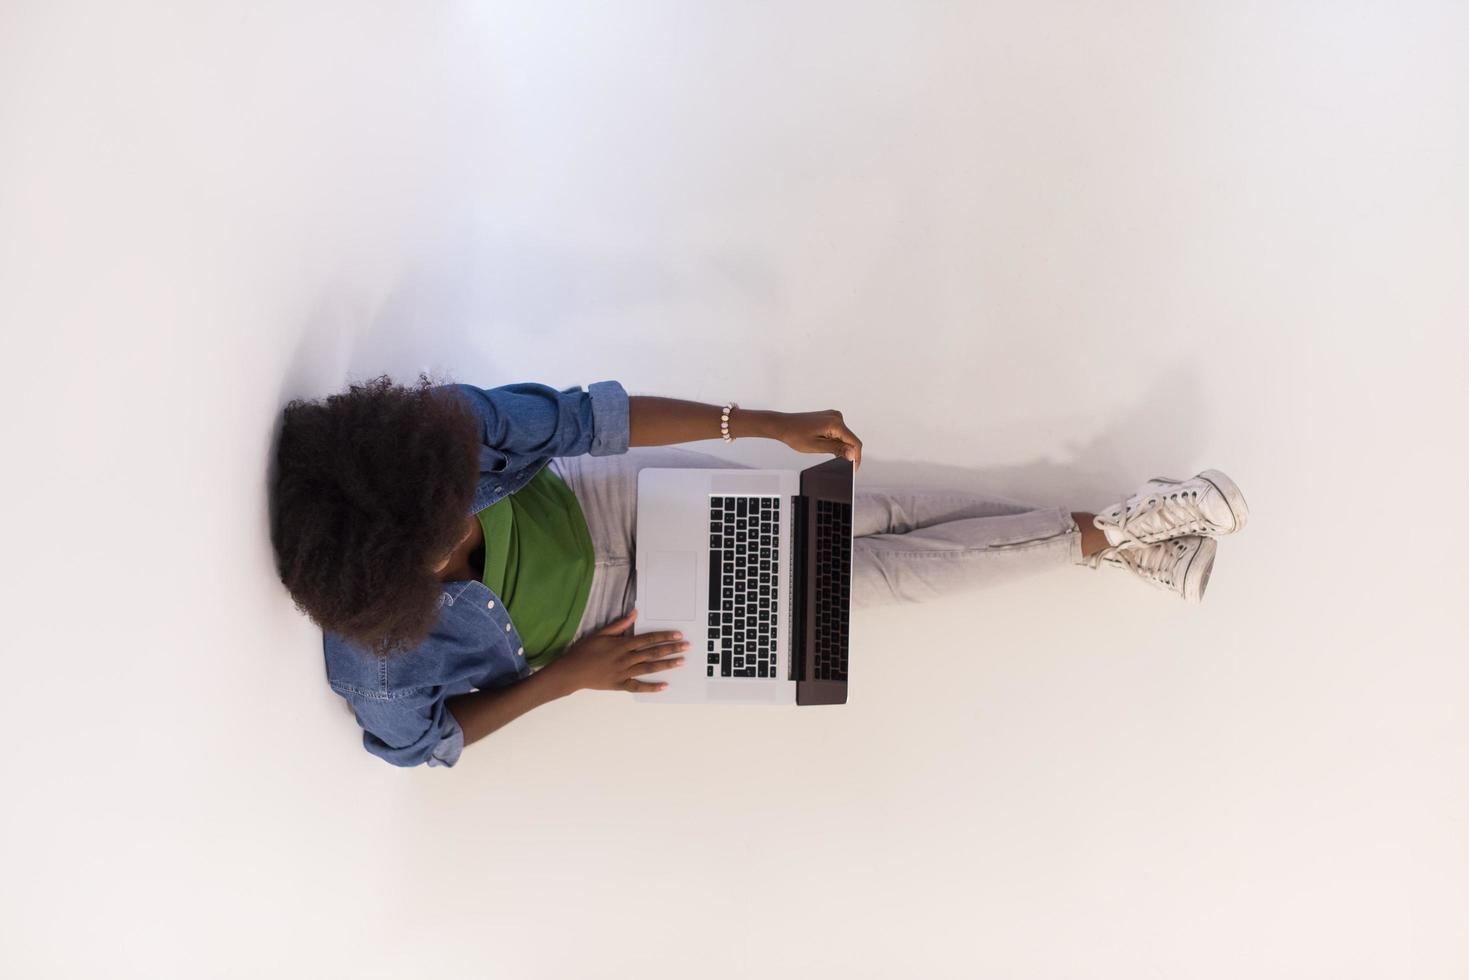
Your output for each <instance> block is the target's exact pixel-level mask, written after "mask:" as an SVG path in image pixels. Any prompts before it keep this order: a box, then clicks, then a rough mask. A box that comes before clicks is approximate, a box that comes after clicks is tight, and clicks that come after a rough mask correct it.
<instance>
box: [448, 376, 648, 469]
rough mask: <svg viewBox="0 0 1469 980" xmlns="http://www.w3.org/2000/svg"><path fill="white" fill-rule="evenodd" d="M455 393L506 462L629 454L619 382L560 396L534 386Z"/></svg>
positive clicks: (624, 396)
mask: <svg viewBox="0 0 1469 980" xmlns="http://www.w3.org/2000/svg"><path fill="white" fill-rule="evenodd" d="M452 387H454V388H455V389H456V390H458V391H459V392H461V393H462V394H463V395H464V396H465V397H466V398H467V399H468V400H469V402H470V404H472V405H473V406H474V409H475V412H476V413H477V414H478V415H479V417H480V419H481V421H482V423H483V426H484V431H483V440H484V444H485V445H486V446H488V447H490V448H491V449H494V450H498V451H499V452H500V453H503V454H505V455H506V456H507V457H521V458H522V459H531V458H536V457H544V456H581V455H584V454H591V455H593V456H612V455H615V454H617V453H625V452H627V449H628V440H629V437H630V435H631V429H630V427H631V420H630V415H629V405H628V395H627V390H626V389H625V388H623V386H622V383H621V382H618V381H594V382H592V383H591V384H589V385H587V388H586V390H585V391H583V390H582V388H581V386H580V385H573V386H571V387H570V388H564V389H561V390H559V391H558V390H557V389H555V388H552V387H551V386H550V385H545V384H541V383H539V382H535V381H518V382H515V383H514V384H507V385H500V386H499V387H497V388H479V387H476V386H475V385H470V384H456V385H453V386H452Z"/></svg>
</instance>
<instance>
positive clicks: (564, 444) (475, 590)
mask: <svg viewBox="0 0 1469 980" xmlns="http://www.w3.org/2000/svg"><path fill="white" fill-rule="evenodd" d="M446 389H452V390H454V391H457V392H458V393H460V394H462V395H463V396H464V397H465V398H467V399H468V401H469V403H470V404H472V405H473V406H474V410H475V412H476V414H477V415H478V416H479V418H480V420H481V443H482V444H481V446H480V451H479V487H478V489H477V490H476V492H475V495H474V502H473V503H472V504H471V505H470V508H469V511H468V514H466V516H469V515H473V514H474V513H476V512H478V511H480V510H483V509H484V508H486V507H488V506H490V505H491V504H493V503H495V502H496V501H497V500H500V499H501V498H503V497H505V496H506V495H508V494H512V493H514V492H515V491H517V490H519V489H520V488H521V487H523V486H525V485H526V484H527V483H529V482H530V480H531V478H532V477H534V476H535V475H536V473H537V472H539V471H540V469H541V468H542V467H543V466H545V465H546V464H547V463H548V462H550V461H551V459H552V457H556V456H580V455H583V454H590V455H593V456H610V455H613V454H616V453H625V452H627V449H628V436H629V418H628V395H627V391H626V390H625V389H624V388H623V387H622V385H621V384H620V383H619V382H616V381H596V382H593V383H592V384H590V385H588V386H587V390H586V391H582V389H581V387H580V386H578V385H573V386H572V387H570V388H566V389H563V390H561V391H557V390H556V389H555V388H551V387H549V386H548V385H544V384H540V383H537V382H532V381H523V382H517V383H515V384H508V385H501V386H500V387H498V388H477V387H475V386H474V385H469V384H453V385H439V386H437V387H436V388H435V389H434V390H435V391H442V390H446ZM322 645H323V649H324V650H325V653H326V674H327V680H328V682H329V683H330V684H331V688H332V690H333V691H336V692H337V693H338V694H340V695H341V696H342V697H343V698H345V699H346V700H347V703H348V704H350V705H351V706H352V710H353V712H354V713H355V714H356V716H357V723H358V724H359V725H361V726H362V745H363V747H364V748H365V749H367V751H369V752H371V753H372V754H373V755H376V756H379V757H381V758H383V759H386V760H387V761H388V762H391V763H393V764H394V765H397V766H416V765H420V764H422V763H425V762H426V763H428V764H429V765H430V766H452V765H454V763H455V762H457V761H458V760H459V754H460V752H462V751H463V750H464V730H463V729H462V728H460V727H459V722H458V721H456V720H455V718H454V715H453V713H452V712H451V711H450V710H449V708H448V706H447V705H446V704H445V703H444V702H445V701H446V700H447V699H448V698H451V697H454V696H455V695H459V694H467V693H469V692H470V691H473V690H476V689H479V690H493V689H498V688H502V687H507V686H509V685H511V684H514V683H516V682H518V681H521V680H523V679H525V678H526V677H529V676H530V675H531V673H532V670H531V668H530V665H529V664H527V663H526V661H525V648H524V647H523V646H522V645H521V641H520V634H519V632H518V631H517V630H516V629H515V624H514V623H512V622H511V621H510V616H509V614H508V613H507V612H506V609H505V604H504V603H503V602H501V601H500V597H499V596H497V595H496V594H495V593H494V592H493V591H491V589H490V588H489V587H488V586H486V585H485V584H484V583H483V582H479V581H461V582H446V583H444V589H443V592H441V593H440V595H439V612H438V620H437V622H436V623H435V625H434V628H433V630H432V632H431V633H430V634H429V636H428V638H427V639H426V640H425V641H424V642H423V643H421V644H420V645H419V646H417V647H415V648H413V649H411V650H405V651H401V652H399V653H395V654H392V655H390V656H387V657H377V656H375V655H373V654H372V653H371V652H370V651H368V650H365V649H363V648H361V647H359V646H356V645H355V644H352V643H350V642H348V641H347V640H346V639H344V638H343V637H342V636H340V635H339V634H336V633H333V632H331V631H330V630H323V631H322Z"/></svg>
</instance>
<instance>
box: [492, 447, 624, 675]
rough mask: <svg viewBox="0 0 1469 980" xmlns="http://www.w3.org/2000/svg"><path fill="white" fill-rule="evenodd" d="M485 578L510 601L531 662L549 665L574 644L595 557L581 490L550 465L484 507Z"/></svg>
mask: <svg viewBox="0 0 1469 980" xmlns="http://www.w3.org/2000/svg"><path fill="white" fill-rule="evenodd" d="M474 516H475V517H477V518H479V523H480V527H482V528H483V529H484V532H485V574H484V583H485V585H486V586H487V587H489V589H490V590H491V591H492V592H494V593H495V594H496V595H498V596H499V597H500V599H501V600H502V601H503V602H504V603H505V610H506V611H507V612H508V613H509V614H510V618H511V619H512V620H514V621H515V626H516V629H518V630H519V631H520V639H521V643H522V644H523V645H524V647H525V654H524V656H525V659H526V663H528V664H530V665H531V666H532V667H537V668H539V667H544V666H545V665H546V664H548V663H550V662H551V661H552V660H554V659H556V657H557V656H558V655H559V654H561V653H562V652H563V651H564V650H565V649H566V647H567V646H569V645H570V644H571V641H572V639H573V637H575V635H576V628H577V626H578V625H579V624H580V623H581V616H582V612H583V610H584V609H585V608H586V604H587V595H588V594H589V593H590V592H591V590H592V569H593V567H594V565H595V563H596V555H595V553H594V552H593V551H592V537H591V535H590V534H588V533H587V522H586V516H585V515H584V514H583V513H582V509H581V504H580V503H578V502H577V499H576V494H574V493H572V492H571V488H570V487H568V486H567V485H566V481H565V480H562V479H561V477H559V476H557V475H556V473H555V472H554V471H553V470H552V469H551V467H550V466H543V467H541V469H540V470H539V472H537V473H536V475H535V476H533V477H532V478H531V480H530V482H529V483H527V484H526V485H525V486H523V487H521V488H520V489H519V490H517V491H515V492H514V493H512V494H508V495H507V496H505V497H502V498H500V499H499V500H497V501H496V502H495V503H493V504H491V505H490V506H488V507H486V508H485V509H484V510H481V511H478V512H476V513H475V515H474Z"/></svg>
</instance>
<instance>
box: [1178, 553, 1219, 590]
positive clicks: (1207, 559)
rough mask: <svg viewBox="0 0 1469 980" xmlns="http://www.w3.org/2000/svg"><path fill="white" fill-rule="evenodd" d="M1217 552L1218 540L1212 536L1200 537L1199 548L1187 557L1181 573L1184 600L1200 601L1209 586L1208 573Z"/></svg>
mask: <svg viewBox="0 0 1469 980" xmlns="http://www.w3.org/2000/svg"><path fill="white" fill-rule="evenodd" d="M1218 552H1219V542H1218V541H1216V540H1215V539H1213V538H1201V539H1200V540H1199V550H1198V551H1195V552H1194V556H1193V557H1192V558H1190V559H1189V562H1188V568H1187V569H1185V570H1184V573H1183V598H1184V601H1185V602H1201V601H1203V598H1204V590H1205V589H1207V588H1208V587H1209V573H1210V572H1212V571H1213V570H1214V556H1215V555H1216V554H1218Z"/></svg>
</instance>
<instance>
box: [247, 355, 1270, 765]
mask: <svg viewBox="0 0 1469 980" xmlns="http://www.w3.org/2000/svg"><path fill="white" fill-rule="evenodd" d="M715 436H722V437H723V438H724V439H725V440H726V441H732V440H733V439H737V438H741V437H747V436H761V437H765V438H769V439H778V440H780V441H781V442H784V443H785V444H786V445H788V446H790V447H792V448H794V449H797V450H799V451H801V452H810V453H820V452H830V453H835V454H839V455H842V456H844V457H845V458H847V459H850V460H851V461H852V463H853V466H854V467H856V468H859V469H860V467H861V460H862V441H861V440H860V439H858V438H857V437H856V436H855V435H854V434H853V433H852V431H851V430H850V429H848V428H847V426H846V425H845V423H844V422H843V421H842V415H841V413H840V412H837V411H824V412H804V413H785V412H775V411H758V410H757V411H752V410H747V409H743V408H739V407H737V406H734V405H733V404H732V403H731V405H729V406H724V407H723V408H721V407H720V406H715V405H705V404H701V403H698V402H687V401H679V400H676V399H669V398H657V397H651V396H643V395H639V396H632V397H629V396H628V394H627V392H626V390H625V389H624V388H623V387H622V385H621V384H619V383H618V382H616V381H598V382H594V383H592V384H590V385H588V386H587V389H586V390H585V391H583V390H582V389H581V388H580V387H579V386H573V387H570V388H566V389H563V390H560V391H558V390H556V389H554V388H551V387H549V386H547V385H544V384H539V383H536V382H518V383H515V384H508V385H502V386H500V387H498V388H489V389H484V388H478V387H475V386H474V385H468V384H438V385H436V384H432V383H431V382H430V381H429V380H428V379H427V378H426V377H425V376H423V375H420V376H419V378H418V381H417V382H416V383H415V384H413V385H408V386H404V385H394V384H393V383H392V382H391V381H390V379H388V378H387V377H386V376H383V377H379V378H376V379H373V380H371V381H368V382H366V383H364V384H354V385H351V386H349V390H348V391H347V392H346V393H343V394H337V395H332V396H329V397H327V398H326V399H325V400H324V401H315V402H306V401H301V400H296V401H292V402H291V403H290V404H289V405H287V406H286V408H285V419H284V425H283V428H282V430H281V435H280V440H279V446H278V449H277V454H276V467H277V469H276V473H275V476H274V479H273V481H272V485H271V491H272V492H271V505H272V513H271V539H272V543H273V545H274V547H275V551H276V556H277V562H278V568H279V572H280V576H281V581H282V582H283V583H284V584H285V586H286V588H287V589H288V590H289V592H290V593H291V596H292V597H293V598H294V600H295V602H296V605H297V607H298V608H299V609H301V610H302V611H303V612H305V613H306V614H307V615H309V616H310V617H311V618H312V619H313V620H314V621H315V622H316V623H317V624H318V625H320V626H321V628H322V631H323V646H324V650H325V654H326V668H327V678H328V681H329V682H330V684H331V687H332V689H333V690H334V691H336V692H337V693H338V694H339V695H341V696H342V697H343V698H345V699H346V701H347V702H348V703H349V704H350V705H351V706H352V709H353V711H354V713H355V714H356V716H357V721H358V723H359V724H360V725H361V727H362V731H363V734H362V742H363V746H364V747H365V748H366V749H367V750H368V751H369V752H372V753H373V754H375V755H377V756H380V757H381V758H383V759H385V760H387V761H388V762H391V763H394V764H396V765H400V766H410V765H418V764H421V763H427V764H428V765H431V766H435V765H440V766H452V765H453V764H454V763H455V762H456V761H458V759H459V755H460V753H461V752H462V751H463V748H464V746H465V745H468V744H470V743H472V742H475V741H478V740H479V739H481V738H483V737H484V736H486V735H488V734H489V733H490V732H492V731H495V730H496V729H498V728H500V727H501V726H503V725H505V724H507V723H508V722H510V721H511V720H513V719H515V718H517V717H519V716H520V715H522V714H524V713H525V712H527V711H529V710H530V709H531V708H534V707H536V706H537V705H541V704H545V703H546V702H548V701H551V700H554V699H555V698H559V697H562V696H564V695H567V694H571V693H572V692H574V691H577V690H581V689H583V688H590V689H596V690H622V691H656V690H660V689H662V688H663V687H666V686H667V685H666V684H663V683H661V682H658V681H656V680H651V679H648V680H645V679H643V678H645V677H647V676H648V675H650V674H655V673H657V672H659V671H664V670H674V669H677V668H678V667H679V666H680V665H681V664H682V663H683V662H684V657H683V653H684V651H686V650H688V649H689V644H688V643H687V642H686V641H684V639H683V638H682V637H681V636H680V635H679V634H677V633H676V632H672V631H661V632H650V633H644V634H641V635H631V632H632V629H633V626H634V623H635V619H636V615H637V611H636V610H635V609H632V605H633V598H634V593H635V582H634V581H633V579H632V576H631V572H632V568H633V564H634V562H633V556H634V553H635V548H636V529H635V527H634V523H635V521H636V516H637V476H638V471H639V470H640V469H642V468H643V467H645V466H664V467H666V466H674V467H684V466H694V467H710V466H712V467H737V468H739V467H742V464H739V463H735V462H732V461H729V460H724V459H719V458H717V457H713V456H708V455H705V454H703V453H696V452H692V451H690V450H686V449H679V448H674V447H672V446H670V444H671V443H679V442H690V441H695V440H699V439H709V438H714V437H715ZM653 447H658V448H653ZM854 492H855V499H854V502H853V527H852V533H853V552H852V594H851V601H852V605H853V606H854V607H862V606H873V605H880V604H884V603H893V602H921V601H924V600H925V599H930V598H933V597H935V596H939V595H944V594H950V593H954V592H960V591H964V590H967V589H970V588H973V587H975V586H977V585H979V584H980V583H982V582H984V581H986V580H988V579H994V578H997V577H1009V576H1015V575H1020V574H1023V573H1026V572H1030V571H1035V570H1039V569H1043V568H1048V567H1053V566H1055V565H1060V564H1076V565H1082V566H1088V567H1090V568H1093V569H1095V568H1099V567H1109V568H1115V569H1120V570H1124V571H1127V572H1129V573H1130V574H1132V575H1135V576H1136V577H1137V578H1139V579H1140V580H1141V581H1144V582H1147V583H1148V584H1150V585H1153V586H1156V587H1159V588H1162V589H1165V590H1167V591H1170V592H1172V593H1173V594H1174V595H1176V596H1180V597H1182V598H1184V599H1185V600H1189V601H1195V602H1196V601H1198V600H1199V599H1200V598H1202V596H1203V594H1204V589H1205V587H1206V586H1207V584H1208V581H1209V573H1210V571H1211V569H1212V568H1213V564H1214V552H1215V547H1216V542H1215V539H1216V538H1218V537H1220V536H1221V535H1225V534H1231V533H1233V532H1235V531H1238V530H1239V529H1240V528H1241V527H1243V526H1244V524H1245V520H1246V518H1247V516H1248V512H1247V508H1246V506H1245V501H1244V497H1243V496H1242V495H1241V493H1240V491H1239V488H1238V487H1236V486H1235V484H1234V483H1233V482H1232V481H1231V480H1230V479H1229V478H1228V477H1226V476H1225V475H1224V474H1223V473H1220V472H1219V471H1217V470H1205V471H1204V472H1203V473H1200V474H1199V475H1197V476H1195V477H1193V478H1192V479H1188V480H1168V479H1161V478H1160V479H1154V480H1151V481H1149V482H1148V483H1146V484H1144V485H1143V486H1142V488H1141V489H1139V490H1138V491H1137V492H1136V493H1134V494H1133V495H1131V496H1130V497H1128V498H1126V499H1125V500H1122V501H1119V502H1118V503H1117V504H1116V505H1115V506H1113V507H1111V508H1109V509H1108V510H1106V511H1105V512H1103V513H1101V514H1091V513H1087V512H1082V511H1067V510H1063V509H1059V508H1047V507H1032V506H1027V505H1025V504H1019V503H1014V502H1011V501H1007V500H999V499H995V498H992V497H987V496H984V495H982V494H979V493H959V492H948V491H943V492H940V491H924V490H912V489H900V488H876V487H865V486H858V487H856V488H855V491H854ZM609 620H610V621H609ZM695 657H696V661H697V662H698V663H702V662H703V657H704V651H702V650H700V651H698V652H697V653H696V654H695Z"/></svg>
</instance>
